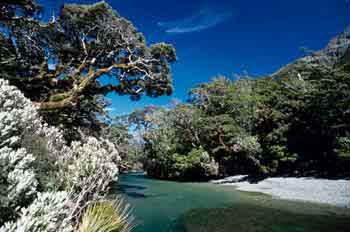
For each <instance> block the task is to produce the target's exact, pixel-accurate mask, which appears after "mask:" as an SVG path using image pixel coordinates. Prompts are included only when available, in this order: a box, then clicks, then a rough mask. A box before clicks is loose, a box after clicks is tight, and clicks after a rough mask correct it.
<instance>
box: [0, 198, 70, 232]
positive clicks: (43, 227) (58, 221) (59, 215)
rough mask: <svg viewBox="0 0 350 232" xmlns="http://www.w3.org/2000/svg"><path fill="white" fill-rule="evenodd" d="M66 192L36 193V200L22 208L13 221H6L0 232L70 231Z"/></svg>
mask: <svg viewBox="0 0 350 232" xmlns="http://www.w3.org/2000/svg"><path fill="white" fill-rule="evenodd" d="M68 199H69V195H68V193H66V192H52V193H38V196H37V198H36V200H35V201H34V202H33V203H32V204H31V205H30V206H29V207H28V208H24V209H22V212H21V216H20V218H18V220H17V221H15V222H8V223H6V224H5V225H4V226H3V227H2V228H0V232H18V231H25V232H36V231H45V232H55V231H60V232H71V231H73V226H72V225H71V223H70V222H69V220H68V218H67V215H69V214H70V213H71V208H70V207H69V204H68Z"/></svg>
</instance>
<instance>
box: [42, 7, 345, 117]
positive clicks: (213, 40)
mask: <svg viewBox="0 0 350 232" xmlns="http://www.w3.org/2000/svg"><path fill="white" fill-rule="evenodd" d="M39 2H40V3H41V4H42V5H43V6H44V9H46V11H45V13H44V14H46V15H50V14H52V12H53V11H57V10H58V9H59V7H60V5H61V4H62V3H63V2H74V3H94V2H96V1H94V0H65V1H63V0H62V1H61V0H39ZM107 2H108V3H110V4H111V5H112V6H113V8H114V9H116V10H117V11H118V12H119V14H120V15H121V16H123V17H125V18H127V19H129V20H131V21H132V22H133V23H134V25H135V26H136V27H137V28H138V29H139V30H140V31H141V32H143V33H144V35H145V36H146V39H147V41H148V43H154V42H161V41H164V42H169V43H172V44H173V45H174V46H175V48H176V50H177V54H178V57H179V60H178V61H177V62H176V63H174V65H173V66H172V67H173V79H174V87H175V91H174V94H173V95H172V96H171V97H160V98H157V99H154V98H148V97H144V98H142V99H141V100H140V101H138V102H133V101H131V100H129V98H128V97H120V96H115V95H110V96H108V97H109V98H110V100H111V102H112V105H111V107H110V109H111V112H110V113H111V114H125V113H129V112H131V111H132V110H134V109H135V108H140V107H143V106H145V105H149V104H154V105H167V104H168V103H169V101H170V100H171V99H172V98H177V99H181V100H185V99H186V94H187V92H188V91H189V89H190V88H192V87H194V86H195V85H196V84H199V83H202V82H206V81H208V80H210V78H211V77H213V76H217V75H225V76H227V77H229V78H234V74H237V73H244V72H247V73H248V74H250V75H252V76H261V75H266V74H269V73H272V72H274V71H276V70H277V69H278V68H280V67H281V66H283V65H285V64H287V63H289V62H291V61H293V60H294V59H296V58H298V57H301V56H303V55H304V53H303V52H302V51H301V49H300V48H301V47H307V48H309V49H311V50H318V49H320V48H322V47H324V46H325V45H326V44H327V42H328V41H329V40H330V38H332V37H334V36H335V35H337V34H338V33H340V32H341V31H342V30H343V29H344V28H345V27H346V26H347V25H349V24H350V1H349V0H293V1H291V0H265V1H262V0H255V1H251V0H221V1H219V0H216V1H215V0H177V1H166V0H147V1H141V0H134V1H125V0H108V1H107Z"/></svg>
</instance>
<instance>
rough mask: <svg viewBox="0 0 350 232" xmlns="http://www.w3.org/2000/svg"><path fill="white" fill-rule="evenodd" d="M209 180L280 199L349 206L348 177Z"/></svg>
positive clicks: (229, 178)
mask: <svg viewBox="0 0 350 232" xmlns="http://www.w3.org/2000/svg"><path fill="white" fill-rule="evenodd" d="M211 182H212V183H215V184H220V185H228V186H233V187H235V188H236V189H237V190H240V191H245V192H259V193H264V194H269V195H272V196H274V197H277V198H281V199H288V200H299V201H307V202H314V203H322V204H329V205H333V206H338V207H346V208H350V179H341V180H329V179H316V178H309V177H303V178H295V177H286V178H282V177H275V178H267V179H265V180H263V181H260V182H258V183H250V182H248V181H246V176H232V177H228V178H225V179H221V180H215V181H211Z"/></svg>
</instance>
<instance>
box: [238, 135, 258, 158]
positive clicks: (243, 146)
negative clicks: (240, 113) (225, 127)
mask: <svg viewBox="0 0 350 232" xmlns="http://www.w3.org/2000/svg"><path fill="white" fill-rule="evenodd" d="M233 150H234V151H235V152H244V153H245V154H247V155H248V156H255V155H256V154H258V153H259V152H260V151H261V146H260V143H259V141H258V138H257V137H256V136H249V135H246V136H244V135H243V136H239V137H237V138H236V142H235V144H234V146H233Z"/></svg>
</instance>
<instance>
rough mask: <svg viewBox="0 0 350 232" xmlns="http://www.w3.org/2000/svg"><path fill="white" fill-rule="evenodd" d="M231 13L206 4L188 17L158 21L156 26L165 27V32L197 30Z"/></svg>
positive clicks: (218, 21) (222, 19) (204, 28)
mask: <svg viewBox="0 0 350 232" xmlns="http://www.w3.org/2000/svg"><path fill="white" fill-rule="evenodd" d="M232 14H233V12H232V11H230V10H228V9H220V8H219V7H217V6H208V5H207V6H204V7H202V8H200V9H199V10H198V11H196V12H195V13H194V14H193V15H191V16H189V17H186V18H183V19H179V20H174V21H169V22H159V23H158V26H160V27H162V28H165V32H166V33H169V34H181V33H190V32H197V31H202V30H206V29H208V28H211V27H214V26H216V25H218V24H220V23H223V22H224V21H226V20H228V19H229V18H230V17H231V16H232Z"/></svg>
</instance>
